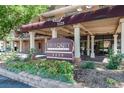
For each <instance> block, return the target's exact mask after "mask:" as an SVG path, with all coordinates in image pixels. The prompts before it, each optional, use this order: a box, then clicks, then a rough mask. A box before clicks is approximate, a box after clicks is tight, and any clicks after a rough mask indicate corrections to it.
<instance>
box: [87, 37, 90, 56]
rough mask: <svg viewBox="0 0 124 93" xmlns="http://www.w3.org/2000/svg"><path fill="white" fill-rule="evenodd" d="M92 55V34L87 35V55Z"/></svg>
mask: <svg viewBox="0 0 124 93" xmlns="http://www.w3.org/2000/svg"><path fill="white" fill-rule="evenodd" d="M89 55H90V36H89V35H88V36H87V56H89Z"/></svg>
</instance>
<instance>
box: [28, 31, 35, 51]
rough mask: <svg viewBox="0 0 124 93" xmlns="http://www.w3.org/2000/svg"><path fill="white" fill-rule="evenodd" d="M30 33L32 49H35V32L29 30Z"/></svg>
mask: <svg viewBox="0 0 124 93" xmlns="http://www.w3.org/2000/svg"><path fill="white" fill-rule="evenodd" d="M29 35H30V50H31V49H35V33H34V32H29Z"/></svg>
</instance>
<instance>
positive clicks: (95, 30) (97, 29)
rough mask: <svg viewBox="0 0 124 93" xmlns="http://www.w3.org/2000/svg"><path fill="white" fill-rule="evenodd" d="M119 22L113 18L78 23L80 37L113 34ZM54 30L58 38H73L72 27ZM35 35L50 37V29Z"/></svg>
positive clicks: (116, 18)
mask: <svg viewBox="0 0 124 93" xmlns="http://www.w3.org/2000/svg"><path fill="white" fill-rule="evenodd" d="M119 20H120V17H115V18H106V19H100V20H94V21H88V22H83V23H80V28H81V36H85V35H88V34H89V35H105V34H114V33H115V32H116V30H117V29H118V26H119ZM56 30H57V31H58V36H64V37H68V36H72V37H73V36H74V28H73V26H72V25H67V26H62V27H56ZM36 33H39V34H42V35H48V36H51V34H52V33H51V31H50V28H46V29H41V30H37V31H36ZM117 33H120V31H118V32H117Z"/></svg>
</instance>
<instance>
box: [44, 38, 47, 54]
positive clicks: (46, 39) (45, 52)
mask: <svg viewBox="0 0 124 93" xmlns="http://www.w3.org/2000/svg"><path fill="white" fill-rule="evenodd" d="M44 40H45V45H44V47H45V53H46V49H47V48H46V47H47V38H45V39H44Z"/></svg>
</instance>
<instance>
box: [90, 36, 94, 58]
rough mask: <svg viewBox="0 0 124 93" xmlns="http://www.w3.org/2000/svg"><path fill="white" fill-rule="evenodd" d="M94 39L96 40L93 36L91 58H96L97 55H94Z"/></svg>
mask: <svg viewBox="0 0 124 93" xmlns="http://www.w3.org/2000/svg"><path fill="white" fill-rule="evenodd" d="M94 38H95V36H91V58H95V53H94Z"/></svg>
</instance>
